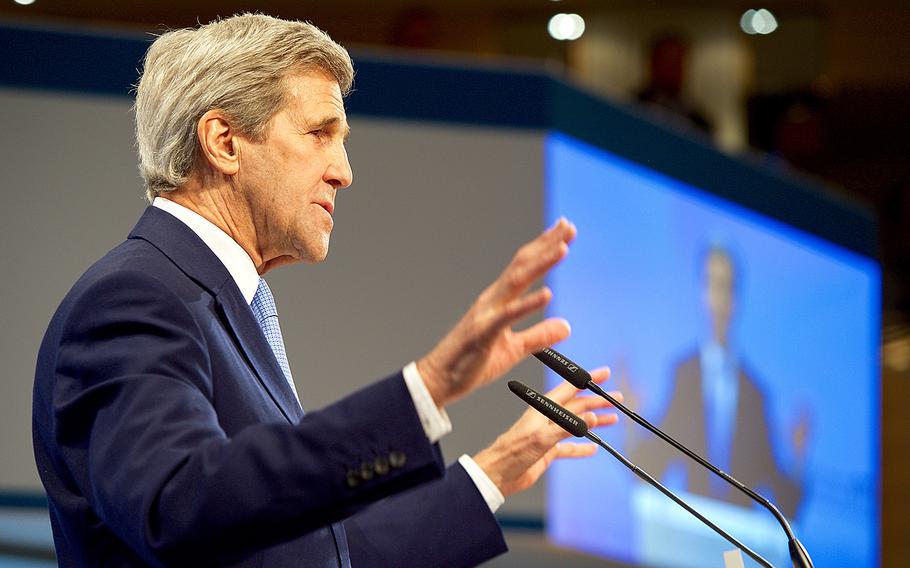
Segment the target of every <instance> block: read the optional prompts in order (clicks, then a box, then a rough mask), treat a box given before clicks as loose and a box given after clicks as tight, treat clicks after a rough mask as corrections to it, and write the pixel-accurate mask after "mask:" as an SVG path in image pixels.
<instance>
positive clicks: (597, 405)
mask: <svg viewBox="0 0 910 568" xmlns="http://www.w3.org/2000/svg"><path fill="white" fill-rule="evenodd" d="M609 377H610V369H608V368H606V367H602V368H600V369H596V370H594V371H593V372H592V373H591V378H592V379H593V380H594V382H596V383H602V382H604V381H606V380H607V379H608V378H609ZM581 393H583V391H580V390H578V389H576V388H575V387H573V386H572V385H570V384H569V383H566V382H563V383H562V384H561V385H559V386H558V387H556V388H555V389H553V390H551V391H550V392H548V393H547V395H546V396H547V397H548V398H549V399H550V400H552V401H553V402H556V403H558V404H561V405H562V406H564V407H566V409H568V410H570V411H572V412H574V413H575V414H578V415H579V416H580V417H581V418H582V419H584V421H585V422H586V423H587V424H588V427H589V428H594V427H597V426H610V425H612V424H615V423H616V422H617V420H618V418H617V416H616V415H615V414H595V413H594V412H593V411H594V410H597V409H601V408H607V407H610V406H611V405H610V403H609V402H607V401H606V400H604V399H603V398H601V397H599V396H587V395H584V394H581ZM610 394H612V395H613V397H614V398H616V399H617V400H619V401H620V402H622V401H623V398H622V394H621V393H619V392H613V393H610ZM568 437H569V433H568V432H566V431H565V430H563V429H562V428H560V427H559V426H557V425H556V424H553V423H552V422H550V421H549V420H547V418H546V417H545V416H544V415H542V414H541V413H539V412H537V411H536V410H534V409H533V408H529V409H527V410H526V411H525V413H524V414H523V415H522V416H521V418H519V419H518V421H517V422H515V424H513V425H512V427H511V428H509V429H508V430H507V431H506V432H505V433H503V434H502V435H501V436H499V437H498V438H496V441H495V442H493V444H492V445H491V446H490V447H488V448H486V449H485V450H482V451H481V452H480V453H478V454H477V455H476V456H474V461H475V462H476V463H477V465H478V466H480V469H482V470H483V471H484V472H485V473H486V474H487V476H488V477H489V478H490V480H491V481H492V482H493V483H494V484H496V486H497V487H498V488H499V490H500V491H501V492H502V494H503V495H505V496H509V495H512V494H513V493H518V492H520V491H524V490H525V489H527V488H529V487H531V486H532V485H534V483H535V482H536V481H537V480H538V479H540V476H541V475H543V473H544V472H545V471H546V470H547V468H548V467H550V464H551V463H553V460H556V459H561V458H580V457H586V456H590V455H592V454H593V453H594V452H595V451H596V449H597V446H596V445H594V444H590V443H575V442H563V443H561V444H560V443H558V442H560V441H561V440H564V439H566V438H568Z"/></svg>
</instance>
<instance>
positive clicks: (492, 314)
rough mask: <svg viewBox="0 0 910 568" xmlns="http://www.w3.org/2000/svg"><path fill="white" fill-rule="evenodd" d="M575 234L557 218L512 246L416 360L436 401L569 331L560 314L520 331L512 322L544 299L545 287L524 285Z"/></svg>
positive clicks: (442, 402) (454, 396)
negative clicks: (505, 260)
mask: <svg viewBox="0 0 910 568" xmlns="http://www.w3.org/2000/svg"><path fill="white" fill-rule="evenodd" d="M575 234H576V229H575V226H574V225H572V224H571V223H569V222H568V221H567V220H565V219H560V220H559V221H557V222H556V224H555V225H553V226H552V227H551V228H550V229H548V230H547V231H545V232H544V233H542V234H541V235H540V236H538V237H537V238H535V239H534V240H532V241H530V242H528V243H526V244H525V245H524V246H522V247H521V248H520V249H518V252H517V253H515V256H514V257H513V258H512V261H511V262H510V263H509V265H508V266H507V267H506V268H505V270H504V271H503V272H502V274H500V275H499V277H498V278H497V279H496V280H495V281H494V282H493V283H492V284H491V285H490V286H489V287H487V289H486V290H484V291H483V292H482V293H481V294H480V296H478V298H477V300H476V301H475V302H474V304H473V305H472V306H471V308H470V309H469V310H468V312H467V313H466V314H465V315H464V317H462V318H461V320H460V321H459V322H458V324H456V325H455V327H454V328H453V329H452V331H450V332H449V333H448V335H446V336H445V337H444V338H443V339H442V341H440V342H439V344H438V345H436V347H434V348H433V350H432V351H430V353H428V354H427V355H426V356H425V357H423V358H422V359H420V360H419V361H418V362H417V369H418V371H419V372H420V375H421V377H423V380H424V383H426V386H427V389H428V390H429V391H430V394H431V395H432V397H433V400H434V401H435V402H436V404H437V405H438V406H439V407H443V406H446V405H447V404H449V403H451V402H453V401H455V400H458V399H459V398H461V397H463V396H465V395H467V394H468V393H470V392H471V391H473V390H474V389H476V388H478V387H480V386H483V385H485V384H487V383H489V382H491V381H493V380H495V379H497V378H499V377H501V376H502V375H503V374H504V373H506V372H507V371H508V370H509V369H511V368H512V367H514V366H515V364H516V363H518V362H519V361H521V360H522V359H524V358H525V357H527V356H528V355H530V354H531V353H533V352H535V351H539V350H540V349H542V348H544V347H547V346H549V345H552V344H554V343H557V342H559V341H562V340H563V339H565V338H566V337H568V336H569V324H568V322H566V321H565V320H563V319H557V318H550V319H546V320H544V321H542V322H539V323H537V324H535V325H533V326H531V327H529V328H527V329H525V330H522V331H514V330H513V329H512V326H513V325H515V324H516V323H518V322H519V321H520V320H522V319H523V318H525V317H527V316H528V315H530V314H532V313H533V312H536V311H537V310H540V309H542V308H543V307H544V306H546V305H547V303H548V302H549V301H550V298H551V297H552V293H551V292H550V290H549V289H548V288H546V287H541V288H538V289H537V290H534V291H530V292H529V291H528V290H529V288H530V287H531V285H532V284H533V283H534V282H535V281H536V280H538V279H539V278H541V277H542V276H544V275H545V274H546V273H547V271H549V270H550V268H552V267H553V266H554V265H555V264H556V263H557V262H559V261H560V260H561V259H562V258H563V257H564V256H565V255H566V253H567V252H568V250H569V243H570V242H571V241H572V239H574V238H575Z"/></svg>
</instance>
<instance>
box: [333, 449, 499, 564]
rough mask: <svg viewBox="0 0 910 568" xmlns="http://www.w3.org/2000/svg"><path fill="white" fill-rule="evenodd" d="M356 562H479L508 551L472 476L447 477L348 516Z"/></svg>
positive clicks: (456, 469)
mask: <svg viewBox="0 0 910 568" xmlns="http://www.w3.org/2000/svg"><path fill="white" fill-rule="evenodd" d="M344 527H345V531H346V532H347V535H348V546H349V548H350V551H351V564H352V565H353V566H409V567H413V568H421V567H433V566H445V567H447V568H460V567H465V568H467V567H470V566H477V565H478V564H481V563H483V562H486V561H487V560H489V559H491V558H493V557H494V556H497V555H499V554H502V553H503V552H505V551H506V550H508V548H507V546H506V543H505V540H504V539H503V535H502V529H501V528H500V527H499V523H498V522H497V521H496V517H495V516H494V515H493V513H492V512H491V511H490V507H489V506H488V505H487V503H486V501H484V499H483V496H482V495H481V494H480V492H479V491H478V490H477V487H476V486H475V485H474V482H473V481H472V480H471V478H470V476H469V475H468V474H467V472H466V471H465V470H464V468H463V467H461V465H460V464H458V463H455V464H453V465H451V466H449V468H448V469H447V470H446V473H445V476H444V477H443V478H442V479H440V480H436V481H433V482H431V483H427V484H424V485H422V486H420V487H417V488H415V489H412V490H410V491H408V492H407V493H403V494H400V495H395V496H393V497H389V498H388V499H385V500H383V501H381V502H379V503H376V504H374V505H372V506H370V507H369V508H367V509H364V510H363V511H360V512H359V513H357V514H356V515H354V516H353V517H351V518H349V519H347V520H346V521H344Z"/></svg>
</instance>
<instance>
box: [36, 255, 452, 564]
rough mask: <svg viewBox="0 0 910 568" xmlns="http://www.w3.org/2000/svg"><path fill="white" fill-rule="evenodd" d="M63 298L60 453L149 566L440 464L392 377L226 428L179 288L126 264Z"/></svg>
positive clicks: (310, 515) (56, 395)
mask: <svg viewBox="0 0 910 568" xmlns="http://www.w3.org/2000/svg"><path fill="white" fill-rule="evenodd" d="M68 305H69V313H68V314H66V315H65V316H64V319H63V324H62V327H61V331H60V334H59V344H58V346H57V349H56V360H55V363H54V378H55V380H54V389H53V394H52V401H51V404H52V405H53V406H52V414H53V417H54V425H53V435H54V436H55V438H56V440H55V444H56V445H57V447H58V448H60V452H59V455H60V456H61V457H60V460H61V461H62V462H63V464H64V467H65V469H66V470H67V471H68V472H69V475H70V476H71V477H72V483H73V484H75V485H76V486H77V487H78V490H79V492H80V493H81V494H82V495H84V496H86V498H87V499H88V501H89V504H90V506H91V507H92V509H93V511H94V512H95V513H96V514H97V515H98V516H99V517H100V519H101V520H102V521H103V522H104V523H105V524H106V525H107V526H109V527H111V529H112V530H114V531H115V532H116V533H117V534H118V536H119V537H120V538H122V539H123V540H124V541H126V542H127V543H129V544H130V546H131V547H132V548H133V549H134V550H135V551H136V552H137V553H139V554H140V555H141V556H142V557H143V559H144V560H145V561H146V562H148V563H150V564H153V565H164V564H167V565H170V564H174V563H179V564H181V565H186V564H189V565H193V564H195V565H201V563H204V564H206V565H212V564H219V563H222V562H226V561H229V560H231V559H233V558H236V557H237V556H238V555H242V554H243V553H244V552H245V551H249V550H251V549H255V548H259V547H263V546H268V545H271V544H276V543H278V542H281V541H283V540H286V539H288V538H290V537H292V536H297V535H300V534H302V533H305V532H307V531H309V530H312V529H315V528H317V527H321V526H325V525H327V524H329V523H331V522H334V521H337V520H339V519H342V518H345V517H347V516H349V515H351V514H352V513H354V512H356V511H357V510H359V509H361V508H362V507H364V506H365V505H367V504H369V503H371V502H374V501H376V500H379V499H381V498H384V497H386V496H389V495H391V494H394V493H396V492H400V491H402V490H405V489H407V488H410V487H413V486H415V485H417V484H419V483H422V482H425V481H427V480H430V479H434V478H438V477H439V476H440V475H441V474H442V472H443V464H442V461H441V456H440V454H439V451H438V448H436V447H435V446H434V445H432V444H430V443H429V441H428V440H427V439H426V435H425V434H424V432H423V428H422V426H421V424H420V420H419V418H418V416H417V413H416V411H415V409H414V405H413V402H412V401H411V399H410V395H409V394H408V392H407V389H406V387H405V385H404V382H403V380H402V377H401V374H400V373H399V374H397V375H394V376H392V377H390V378H388V379H386V380H383V381H380V382H378V383H376V384H374V385H372V386H370V387H368V388H366V389H364V390H362V391H360V392H357V393H355V394H353V395H351V396H349V397H347V398H345V399H342V400H341V401H339V402H338V403H336V404H334V405H332V406H330V407H328V408H327V409H325V410H323V411H319V412H312V413H309V414H308V415H307V416H306V417H305V418H304V419H303V420H302V421H301V422H300V423H299V424H297V425H292V424H290V423H272V424H259V425H256V426H252V427H249V428H247V429H245V430H242V431H241V432H240V433H239V434H238V435H235V436H232V437H230V438H229V437H227V435H226V434H225V432H224V431H223V430H222V429H221V427H220V426H219V422H218V416H217V415H216V412H215V409H214V407H213V404H212V397H213V389H212V376H211V373H212V370H211V364H210V358H209V355H208V350H207V346H206V344H205V336H204V334H203V333H202V332H201V325H205V323H204V322H203V323H200V322H199V321H196V319H195V318H194V316H193V314H192V313H191V311H190V310H189V309H188V308H187V306H186V305H185V304H184V303H183V302H182V301H181V300H180V299H179V298H177V296H176V295H175V294H174V293H173V292H171V291H170V290H169V289H167V288H166V287H165V286H164V285H163V284H161V283H160V282H158V281H157V280H155V279H154V278H153V277H151V276H149V275H147V274H145V273H142V272H120V273H117V274H115V275H108V276H105V277H103V278H101V279H99V280H97V281H96V282H94V283H92V284H90V285H89V286H86V287H83V289H82V291H81V293H79V294H78V295H77V296H76V298H75V299H74V300H73V301H71V302H69V304H68ZM391 453H395V459H393V460H391V462H392V465H391V467H390V468H389V471H388V472H387V473H386V474H385V475H381V476H379V475H377V476H374V477H373V478H372V479H369V480H367V481H363V480H360V481H358V482H357V483H349V482H348V478H347V472H348V471H349V470H350V468H351V464H361V463H363V462H364V461H366V460H373V459H375V457H376V456H377V455H380V454H381V455H391Z"/></svg>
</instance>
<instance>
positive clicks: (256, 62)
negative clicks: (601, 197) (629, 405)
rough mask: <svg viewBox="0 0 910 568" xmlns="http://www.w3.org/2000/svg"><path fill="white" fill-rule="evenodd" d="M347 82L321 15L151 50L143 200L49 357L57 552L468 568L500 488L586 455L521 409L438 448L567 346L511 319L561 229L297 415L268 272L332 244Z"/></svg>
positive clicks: (74, 294) (343, 58)
mask: <svg viewBox="0 0 910 568" xmlns="http://www.w3.org/2000/svg"><path fill="white" fill-rule="evenodd" d="M352 76H353V69H352V66H351V62H350V58H349V57H348V55H347V52H346V51H345V50H344V49H343V48H342V47H341V46H339V45H338V44H336V43H334V42H333V41H332V40H331V39H329V38H328V36H326V35H325V34H324V33H323V32H321V31H319V30H318V29H317V28H315V27H313V26H312V25H310V24H305V23H300V22H287V21H282V20H277V19H274V18H269V17H266V16H260V15H243V16H237V17H234V18H229V19H226V20H222V21H217V22H214V23H212V24H208V25H206V26H202V27H200V28H198V29H194V30H178V31H174V32H169V33H167V34H164V35H162V36H161V37H159V38H158V39H157V40H156V41H155V42H154V44H153V45H152V46H151V47H150V49H149V51H148V53H147V55H146V60H145V66H144V71H143V76H142V79H141V81H140V83H139V86H138V89H137V97H136V109H135V110H136V134H137V142H138V148H139V155H140V171H141V173H142V176H143V178H144V181H145V184H146V189H147V194H148V196H149V199H150V201H152V206H151V207H149V208H148V209H147V210H146V211H145V213H144V214H143V215H142V217H141V218H140V220H139V222H138V224H137V225H136V227H135V228H134V229H133V231H132V232H131V233H130V235H129V238H128V239H127V240H126V241H125V242H124V243H122V244H121V245H119V246H117V247H116V248H115V249H113V250H112V251H111V252H109V253H108V254H107V255H105V256H104V257H103V258H102V259H101V260H99V261H98V262H97V263H96V264H95V265H93V266H92V267H91V268H90V269H89V270H88V271H87V272H86V273H85V274H84V275H83V276H82V277H81V278H80V279H79V281H78V282H77V283H76V284H75V285H74V286H73V288H72V290H71V291H70V292H69V293H68V294H67V296H66V297H65V298H64V300H63V302H62V303H61V305H60V307H59V309H58V310H57V312H56V313H55V315H54V317H53V319H52V321H51V323H50V325H49V327H48V330H47V333H46V335H45V338H44V341H43V342H42V345H41V350H40V353H39V356H38V365H37V370H36V378H35V392H34V410H33V421H34V425H33V432H34V445H35V455H36V460H37V463H38V469H39V473H40V475H41V478H42V481H43V482H44V485H45V488H46V489H47V493H48V498H49V505H50V514H51V522H52V526H53V531H54V539H55V544H56V548H57V555H58V561H59V563H60V565H62V566H146V565H152V566H163V565H168V566H170V565H188V566H213V565H214V566H257V567H259V566H267V567H281V566H320V567H322V566H333V567H334V566H344V567H350V566H356V567H361V566H469V565H475V564H477V563H480V562H482V561H484V560H486V559H487V558H490V557H492V556H494V555H496V554H498V553H500V552H502V551H504V550H505V544H504V542H503V540H502V535H501V532H500V530H499V528H498V525H497V524H496V521H495V518H494V517H493V512H495V509H496V508H497V507H498V506H499V505H500V504H501V503H502V501H503V499H504V496H505V495H508V494H510V493H514V492H516V491H521V490H523V489H525V488H527V487H528V486H530V485H531V484H532V483H533V482H534V481H535V480H536V479H537V478H538V477H539V476H540V475H541V474H542V473H543V471H544V470H545V469H546V467H547V465H548V464H549V463H550V462H551V461H552V460H553V459H554V458H558V457H569V456H581V455H589V454H590V453H591V452H592V451H593V449H592V448H591V447H590V446H587V445H580V446H574V445H563V444H560V445H556V443H557V442H558V441H559V440H560V439H562V438H563V437H564V436H565V435H564V434H563V433H562V432H560V431H559V430H558V429H557V428H556V427H555V426H553V425H552V424H548V423H547V421H546V420H545V419H543V418H541V417H539V416H536V415H532V414H528V413H526V414H525V416H523V417H522V418H521V419H520V420H519V421H518V422H517V423H516V424H515V425H514V426H513V427H512V428H511V429H510V430H509V431H508V432H506V433H505V434H503V435H502V436H501V437H500V438H499V439H497V441H496V442H494V443H493V445H491V446H490V447H489V448H487V449H485V450H483V451H482V452H480V453H478V454H477V455H476V456H475V457H474V458H473V459H472V458H470V457H468V456H462V458H460V459H459V460H458V462H457V463H456V464H454V465H452V466H450V467H448V468H444V466H443V462H442V457H441V455H440V452H439V449H438V445H437V443H436V442H437V441H438V440H439V439H440V438H441V437H442V436H443V435H445V434H446V433H447V432H448V431H449V430H451V424H450V423H449V421H448V418H447V416H446V414H445V411H444V408H445V407H446V406H447V405H448V404H450V403H451V402H453V401H455V400H458V399H460V398H462V397H464V396H466V395H468V394H469V393H470V392H472V391H473V390H475V389H476V388H478V387H479V386H482V385H484V384H487V383H489V382H491V381H493V380H495V379H497V378H499V377H501V376H502V375H503V374H504V373H505V372H506V371H508V370H509V369H510V368H511V367H512V366H514V365H515V364H516V363H517V362H518V361H520V360H521V359H523V358H524V357H526V356H527V355H528V354H530V353H532V352H534V351H537V350H539V349H541V348H542V347H544V346H547V345H550V344H552V343H554V342H557V341H560V340H562V339H564V338H565V337H566V336H567V335H568V333H569V331H568V326H567V324H566V322H564V321H562V320H557V319H547V320H544V321H542V322H540V323H537V324H536V325H533V326H531V327H530V328H528V329H525V330H523V331H513V330H512V329H511V326H512V325H513V324H514V323H516V322H518V321H519V320H521V319H522V318H524V317H525V316H527V315H529V314H531V313H532V312H535V311H537V310H539V309H540V308H542V307H543V306H544V305H546V303H547V302H548V301H549V298H550V292H549V291H548V290H546V289H539V290H535V291H529V289H530V287H531V285H532V283H533V282H534V281H535V280H537V279H538V278H540V277H541V276H543V275H544V274H545V273H546V272H547V270H549V268H550V267H552V266H553V265H554V264H555V263H556V262H558V261H559V260H560V259H561V258H562V257H563V256H564V255H565V253H566V251H567V247H568V243H569V242H570V241H571V240H572V238H573V237H574V235H575V228H574V227H573V226H572V225H571V224H570V223H568V222H566V221H560V222H559V223H557V224H556V225H554V226H553V227H552V228H550V229H549V230H548V231H546V232H545V233H543V234H542V235H540V236H539V237H538V238H536V239H534V240H533V241H531V242H529V243H528V244H527V245H525V246H524V247H523V248H522V249H520V250H519V251H518V253H517V254H516V255H515V257H514V259H513V260H512V262H511V263H510V264H509V266H508V267H507V268H506V269H505V271H504V272H503V273H502V275H501V276H500V277H499V278H498V279H497V280H496V281H494V282H493V284H492V285H491V286H490V287H489V288H487V289H486V290H484V292H483V293H482V294H481V295H480V296H479V297H478V299H477V301H476V302H475V303H474V305H473V306H472V307H471V308H470V310H469V311H468V312H467V314H466V315H465V316H464V317H463V319H462V320H461V321H460V322H459V323H458V324H457V325H456V326H455V328H454V329H453V330H452V331H451V332H450V333H449V334H448V335H447V336H446V337H445V338H443V339H442V341H441V342H440V343H439V344H438V345H437V346H436V347H435V348H434V349H433V350H432V351H430V353H428V354H427V355H426V356H424V357H422V358H420V359H418V360H417V361H415V362H413V363H411V364H409V365H407V366H406V367H405V368H404V369H403V370H402V371H400V372H398V373H395V374H393V375H392V376H390V377H388V378H386V379H383V380H381V381H378V382H376V383H374V384H373V385H371V386H369V387H367V388H366V389H363V390H362V391H360V392H357V393H355V394H353V395H350V396H348V397H346V398H345V399H343V400H341V401H339V402H337V403H335V404H333V405H331V406H329V407H328V408H325V409H323V410H318V411H312V412H309V413H307V414H306V415H304V413H303V410H302V408H301V406H300V403H299V400H298V398H297V392H296V389H295V385H294V382H293V378H292V375H291V370H290V367H289V365H288V362H287V357H286V355H285V353H284V344H283V341H282V340H281V333H280V326H278V323H277V321H278V320H277V312H276V311H275V309H274V299H273V298H272V296H271V292H270V291H269V290H268V286H267V284H265V281H264V280H262V279H261V276H262V275H264V274H266V273H267V272H268V271H269V270H271V269H272V268H275V267H277V266H281V265H284V264H289V263H294V262H308V263H316V262H320V261H322V260H323V259H324V258H325V256H326V254H327V252H328V245H329V236H330V233H331V230H332V224H333V217H332V215H333V212H334V207H335V195H336V192H337V191H338V190H339V189H342V188H344V187H347V186H348V185H350V183H351V181H352V173H351V168H350V165H349V163H348V159H347V155H346V153H345V147H344V142H345V140H346V138H347V136H348V126H347V119H346V116H345V110H344V104H343V96H344V95H345V94H346V93H347V91H348V90H349V88H350V86H351V81H352ZM606 375H607V373H606V371H601V372H599V373H598V374H597V377H598V379H599V380H603V379H605V378H606ZM552 394H553V396H554V397H555V398H557V399H558V400H559V401H561V402H564V403H566V404H567V405H568V406H569V407H570V408H571V409H572V410H574V411H576V412H583V413H585V414H584V416H585V418H586V420H587V421H588V422H589V424H591V425H598V424H607V423H612V422H613V418H612V417H595V416H594V414H593V413H592V412H590V411H592V410H593V409H595V408H598V407H601V406H603V403H602V402H601V401H600V399H594V398H590V397H582V398H577V397H576V396H575V395H576V394H577V393H576V391H574V389H571V388H570V387H560V388H559V389H557V390H556V391H554V392H553V393H552Z"/></svg>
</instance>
